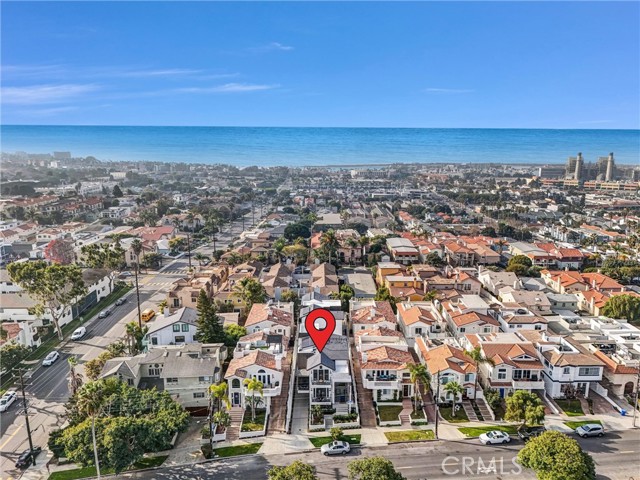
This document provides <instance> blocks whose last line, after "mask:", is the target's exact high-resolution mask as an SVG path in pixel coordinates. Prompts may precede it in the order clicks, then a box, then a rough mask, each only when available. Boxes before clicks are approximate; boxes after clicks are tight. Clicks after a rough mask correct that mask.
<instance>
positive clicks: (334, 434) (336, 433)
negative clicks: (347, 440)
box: [329, 427, 344, 440]
mask: <svg viewBox="0 0 640 480" xmlns="http://www.w3.org/2000/svg"><path fill="white" fill-rule="evenodd" d="M343 433H344V432H343V431H342V429H341V428H340V427H333V428H331V430H329V434H330V435H331V438H333V439H334V440H338V439H339V438H340V437H342V434H343Z"/></svg>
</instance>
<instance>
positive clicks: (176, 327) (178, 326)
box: [173, 323, 180, 332]
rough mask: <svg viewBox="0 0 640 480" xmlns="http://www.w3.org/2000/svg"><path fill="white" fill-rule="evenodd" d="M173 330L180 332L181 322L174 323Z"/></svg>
mask: <svg viewBox="0 0 640 480" xmlns="http://www.w3.org/2000/svg"><path fill="white" fill-rule="evenodd" d="M173 331H174V332H179V331H180V324H179V323H176V324H174V325H173Z"/></svg>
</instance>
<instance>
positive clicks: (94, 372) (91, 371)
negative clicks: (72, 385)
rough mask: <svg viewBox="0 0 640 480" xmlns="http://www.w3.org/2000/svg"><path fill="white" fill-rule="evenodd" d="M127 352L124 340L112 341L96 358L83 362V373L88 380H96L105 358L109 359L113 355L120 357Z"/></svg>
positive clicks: (105, 361)
mask: <svg viewBox="0 0 640 480" xmlns="http://www.w3.org/2000/svg"><path fill="white" fill-rule="evenodd" d="M126 352H127V346H126V344H125V343H124V342H120V341H118V342H114V343H112V344H110V345H109V346H108V347H107V350H105V351H104V352H102V353H101V354H100V355H98V356H97V357H96V358H93V359H91V360H88V361H87V362H85V364H84V373H85V375H86V376H87V378H88V379H89V380H97V379H98V377H99V376H100V372H102V368H103V367H104V364H105V363H107V360H111V359H112V358H115V357H120V356H122V355H124V354H125V353H126Z"/></svg>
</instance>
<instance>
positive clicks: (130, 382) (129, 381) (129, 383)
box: [127, 378, 133, 387]
mask: <svg viewBox="0 0 640 480" xmlns="http://www.w3.org/2000/svg"><path fill="white" fill-rule="evenodd" d="M127 385H129V386H130V387H133V378H127Z"/></svg>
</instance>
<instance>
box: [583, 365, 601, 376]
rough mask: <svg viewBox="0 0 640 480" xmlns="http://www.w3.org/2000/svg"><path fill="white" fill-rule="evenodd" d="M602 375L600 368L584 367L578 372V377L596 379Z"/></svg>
mask: <svg viewBox="0 0 640 480" xmlns="http://www.w3.org/2000/svg"><path fill="white" fill-rule="evenodd" d="M599 373H600V369H599V368H598V367H582V368H580V369H579V370H578V375H579V376H581V377H595V376H597V375H598V374H599Z"/></svg>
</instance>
